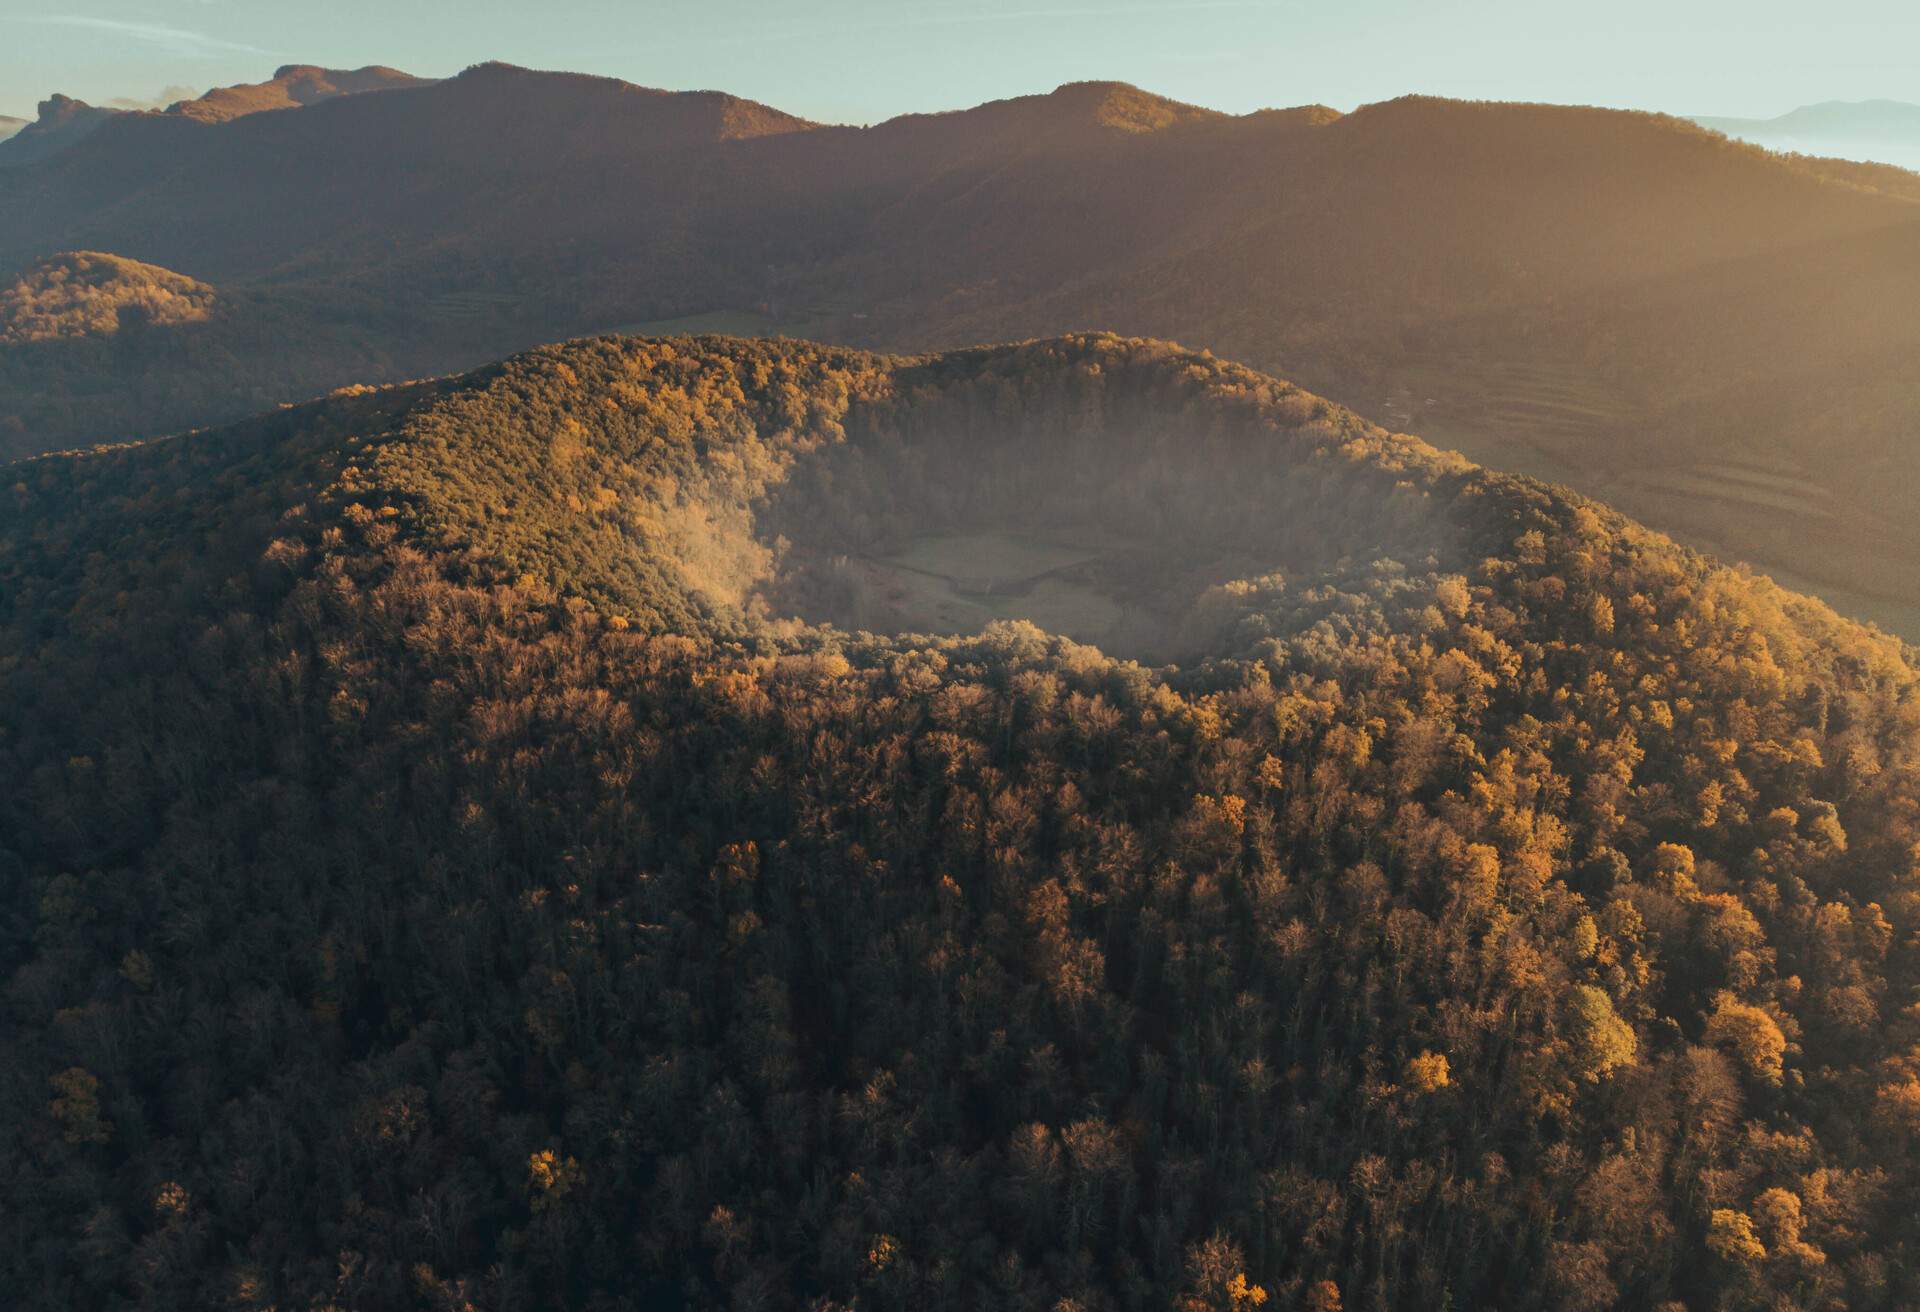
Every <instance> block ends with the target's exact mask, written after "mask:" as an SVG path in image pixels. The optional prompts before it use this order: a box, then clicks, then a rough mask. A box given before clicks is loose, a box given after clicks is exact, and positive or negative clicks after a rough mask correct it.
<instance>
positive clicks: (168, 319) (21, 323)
mask: <svg viewBox="0 0 1920 1312" xmlns="http://www.w3.org/2000/svg"><path fill="white" fill-rule="evenodd" d="M213 303H214V292H213V288H211V287H209V286H207V284H205V283H203V282H200V281H198V280H197V279H194V278H189V277H187V276H186V275H184V274H179V273H174V272H173V271H172V270H170V269H162V268H160V267H158V266H157V265H152V264H142V263H140V262H139V261H138V260H128V259H122V258H121V257H119V256H117V255H107V254H104V253H102V252H100V251H68V252H66V253H64V254H60V255H55V256H50V257H49V258H47V259H44V260H41V261H39V262H38V263H37V264H35V265H34V266H33V267H32V268H30V269H28V270H27V271H26V272H25V273H23V274H21V275H20V276H19V277H18V278H15V279H14V280H13V281H12V282H11V283H9V284H7V285H6V286H5V287H0V342H4V343H8V344H11V345H20V344H23V343H27V342H44V341H53V340H58V339H62V338H82V337H109V336H112V335H113V334H114V333H117V332H119V331H120V330H121V329H123V328H130V327H133V326H135V325H153V326H156V327H164V326H168V325H173V324H183V323H195V322H199V321H201V320H204V319H205V318H207V315H208V312H209V311H210V310H211V309H212V307H213Z"/></svg>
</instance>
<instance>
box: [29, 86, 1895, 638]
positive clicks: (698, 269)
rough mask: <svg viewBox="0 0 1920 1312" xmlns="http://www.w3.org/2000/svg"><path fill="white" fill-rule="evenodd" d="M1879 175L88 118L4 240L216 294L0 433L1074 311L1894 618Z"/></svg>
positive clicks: (1441, 148)
mask: <svg viewBox="0 0 1920 1312" xmlns="http://www.w3.org/2000/svg"><path fill="white" fill-rule="evenodd" d="M1917 200H1920V183H1916V179H1915V178H1914V176H1913V175H1911V174H1905V173H1901V172H1899V171H1897V170H1892V169H1884V168H1881V169H1875V168H1871V167H1867V166H1860V165H1851V164H1845V163H1839V162H1834V161H1821V160H1809V159H1798V158H1786V157H1781V156H1771V155H1767V154H1766V153H1764V152H1762V151H1760V150H1758V149H1756V148H1753V147H1750V146H1745V145H1740V144H1737V143H1734V142H1730V141H1728V140H1726V139H1725V138H1723V137H1720V136H1718V135H1716V134H1713V133H1711V132H1707V131H1705V130H1703V129H1700V128H1698V127H1697V126H1694V125H1692V124H1687V123H1683V122H1681V121H1679V120H1674V119H1665V118H1659V117H1655V116H1650V115H1642V114H1626V113H1618V112H1613V111H1600V110H1584V109H1570V108H1560V107H1552V106H1537V105H1495V104H1466V103H1459V102H1448V101H1440V100H1434V99H1430V98H1420V97H1412V98H1407V99H1403V100H1398V101H1393V102H1389V103H1385V104H1380V105H1373V106H1368V107H1366V108H1363V109H1361V110H1359V111H1357V112H1355V113H1353V114H1349V115H1345V116H1342V115H1338V114H1335V113H1333V112H1332V111H1330V110H1325V109H1319V108H1306V109H1301V110H1292V111H1281V112H1265V113H1259V114H1251V115H1246V116H1242V117H1230V116H1226V115H1221V114H1216V113H1213V112H1211V111H1207V110H1204V109H1199V108H1196V107H1193V106H1186V105H1179V104H1176V103H1174V102H1172V101H1167V100H1164V99H1162V98H1159V97H1155V96H1152V95H1149V94H1147V93H1145V92H1142V91H1140V90H1138V89H1136V88H1132V87H1127V86H1123V85H1121V84H1117V83H1098V82H1096V83H1079V84H1073V85H1069V86H1065V87H1062V88H1060V89H1059V90H1057V91H1055V92H1053V93H1051V94H1049V95H1045V96H1029V97H1022V98H1018V99H1015V100H1010V101H1004V102H998V103H995V104H990V105H984V106H980V107H978V108H976V109H972V110H967V111H964V112H959V113H953V114H938V115H912V116H908V117H905V118H901V119H896V120H893V121H890V122H887V123H883V124H880V125H878V126H875V127H872V128H847V127H827V126H821V125H817V124H811V123H807V122H805V121H803V120H800V119H796V118H793V117H791V116H789V115H785V114H782V113H780V112H779V111H777V110H775V109H772V108H769V107H766V106H762V105H756V104H753V103H751V102H747V101H743V100H739V99H736V98H733V97H729V96H725V95H722V94H719V93H674V94H669V93H664V92H656V91H649V90H646V89H643V88H638V87H633V86H629V85H627V84H624V83H619V82H615V81H612V80H609V79H604V78H587V77H578V76H573V75H564V74H543V73H534V72H529V71H527V70H524V69H515V68H510V67H507V66H504V65H483V66H480V67H477V68H474V69H471V70H469V71H468V72H466V73H464V74H462V75H461V76H459V77H457V78H453V79H450V80H448V81H446V82H442V83H436V84H432V85H421V86H412V87H402V88H400V89H395V90H389V91H383V92H381V93H380V94H376V95H342V96H337V97H334V98H332V99H329V100H327V101H325V102H324V103H319V104H313V105H309V106H306V107H302V108H293V109H286V110H283V111H281V112H275V113H251V114H247V115H245V116H244V117H240V118H236V119H233V120H231V121H229V122H222V123H212V124H209V123H203V122H196V121H191V120H190V119H189V118H187V117H186V116H184V115H180V114H166V115H123V116H121V117H119V118H117V119H115V120H113V121H112V122H111V123H109V124H107V125H106V126H104V127H102V128H101V129H100V130H99V131H98V132H96V133H94V134H92V135H90V136H88V137H87V138H86V139H85V140H84V141H81V142H80V143H79V144H77V145H74V146H72V147H71V148H69V149H66V150H64V151H60V152H57V153H55V154H53V155H52V156H51V157H49V158H47V159H45V160H43V161H42V162H40V163H38V164H35V165H33V166H32V167H29V168H22V169H16V170H11V171H10V172H9V174H8V176H7V179H6V185H4V186H0V269H6V268H11V269H14V270H20V269H24V268H27V267H29V266H30V265H32V264H33V263H34V262H36V261H38V260H40V259H43V258H46V257H48V256H50V255H54V254H58V253H61V252H66V251H71V250H74V249H76V248H83V249H91V250H100V251H107V252H112V253H114V254H117V255H120V256H124V257H127V258H130V259H134V260H138V261H141V262H145V263H149V264H153V265H156V266H159V267H162V268H166V269H170V270H174V271H176V272H178V273H180V274H182V275H184V276H188V277H192V278H194V279H197V280H199V281H202V282H205V283H207V284H209V285H212V286H215V287H217V288H220V289H221V290H222V292H223V294H224V296H225V300H226V304H225V309H224V311H223V312H222V313H220V314H218V315H216V316H214V317H213V318H212V319H211V320H209V321H208V322H206V323H203V324H201V325H200V326H198V327H196V328H194V329H193V330H191V331H179V332H172V333H163V334H148V335H145V336H143V337H142V338H141V339H140V341H139V342H137V343H122V344H121V345H120V347H119V349H118V350H116V351H115V352H111V353H104V352H102V351H100V350H99V348H98V347H97V346H96V345H88V344H78V345H74V346H72V347H70V348H65V349H62V350H58V351H51V352H49V351H39V352H36V353H35V354H34V355H33V356H32V358H31V359H28V358H25V357H22V356H20V355H18V354H17V353H11V352H8V351H6V350H4V349H0V426H4V430H5V431H4V432H3V433H0V442H4V444H5V449H6V450H7V451H8V452H10V453H25V452H28V451H34V450H45V449H52V448H57V447H65V446H73V445H76V444H80V443H83V442H86V441H94V440H115V439H120V438H124V437H127V436H132V435H154V434H157V433H160V432H166V431H171V430H173V429H175V428H178V427H183V426H187V425H191V424H196V423H206V422H213V421H217V420H224V419H232V418H236V417H239V416H240V415H242V414H244V413H246V412H248V411H251V410H254V409H257V408H259V407H260V406H261V405H263V404H268V403H272V402H278V401H297V400H302V399H305V398H307V397H310V396H312V395H315V394H317V393H319V392H321V391H324V390H326V389H328V388H330V387H333V386H337V385H340V384H343V383H347V382H352V381H382V380H391V379H396V378H406V377H412V376H421V375H425V374H433V373H439V372H444V371H447V370H449V369H454V368H465V367H469V366H471V365H473V364H474V363H477V362H479V361H481V360H483V359H486V358H490V357H493V356H497V355H499V354H502V353H504V352H506V351H509V350H516V349H521V348H523V347H525V346H528V345H530V344H532V343H534V342H537V341H542V340H549V339H552V338H555V337H561V336H567V335H571V334H575V333H579V332H583V331H601V330H606V329H611V328H631V327H635V326H642V327H645V328H647V330H649V331H671V330H673V329H675V328H677V327H684V326H692V327H695V328H698V329H700V330H714V329H721V330H725V331H736V332H767V333H771V332H787V333H799V334H804V335H807V336H812V337H819V338H826V339H831V340H840V341H847V342H853V343H858V344H864V345H871V346H879V347H885V348H889V349H926V348H931V347H948V346H957V345H961V344H965V343H969V342H975V341H981V340H991V339H1003V338H1018V337H1024V336H1027V335H1031V334H1047V333H1054V332H1059V331H1063V330H1069V329H1073V330H1078V329H1088V328H1099V329H1114V330H1120V331H1124V332H1131V333H1141V334H1146V335H1153V336H1169V337H1178V338H1180V339H1181V340H1186V341H1191V342H1195V343H1198V344H1202V345H1206V346H1209V347H1212V348H1214V349H1216V350H1219V351H1221V352H1223V353H1226V354H1230V355H1233V356H1235V357H1237V358H1244V359H1248V360H1251V361H1253V362H1255V363H1257V364H1259V365H1262V366H1264V367H1268V368H1273V369H1275V370H1278V371H1281V372H1284V373H1285V374H1287V376H1289V377H1294V378H1298V379H1300V380H1301V381H1302V382H1303V383H1304V384H1305V385H1308V386H1311V387H1313V388H1314V389H1315V390H1317V391H1319V392H1321V393H1323V394H1326V395H1330V396H1333V397H1335V398H1337V399H1339V400H1341V401H1343V402H1345V403H1347V404H1350V405H1352V406H1354V407H1356V408H1357V409H1360V410H1361V411H1363V412H1365V413H1368V414H1371V415H1373V416H1375V417H1376V418H1378V419H1379V420H1381V421H1382V422H1384V423H1387V424H1389V425H1391V426H1393V427H1397V428H1406V429H1410V430H1413V431H1419V432H1426V433H1430V434H1434V435H1437V436H1439V437H1441V438H1443V439H1444V440H1445V442H1446V443H1447V444H1449V445H1458V446H1460V447H1462V448H1463V449H1465V450H1467V451H1468V452H1469V454H1472V455H1474V456H1475V457H1476V458H1479V459H1484V460H1488V461H1490V462H1492V463H1497V464H1501V465H1504V466H1509V467H1514V468H1518V469H1521V470H1523V471H1526V472H1531V473H1535V474H1539V475H1541V476H1545V477H1551V478H1554V479H1557V480H1561V481H1566V482H1569V483H1572V484H1573V485H1575V486H1578V487H1580V488H1581V489H1582V490H1584V491H1587V492H1589V493H1594V494H1600V495H1603V496H1605V497H1606V498H1607V499H1609V500H1611V501H1614V502H1615V503H1617V504H1619V505H1621V506H1622V507H1623V508H1625V509H1627V510H1629V511H1630V512H1633V513H1636V514H1638V515H1640V516H1641V517H1643V518H1645V519H1647V520H1649V521H1650V522H1652V523H1654V524H1656V525H1658V526H1659V527H1661V528H1663V529H1667V530H1669V531H1672V532H1674V533H1676V534H1678V535H1680V536H1681V537H1682V538H1684V539H1686V540H1688V541H1690V542H1693V543H1696V544H1700V545H1704V546H1707V547H1711V548H1714V549H1716V550H1718V551H1719V552H1721V553H1722V554H1725V555H1727V556H1729V557H1731V558H1736V559H1747V560H1751V561H1754V562H1755V563H1757V564H1758V565H1760V566H1761V567H1763V568H1765V569H1767V570H1769V571H1772V572H1775V573H1777V574H1778V575H1779V576H1780V577H1782V578H1783V579H1788V580H1792V581H1794V582H1795V583H1797V584H1804V585H1805V586H1809V587H1814V588H1817V589H1818V590H1819V591H1820V592H1821V593H1822V595H1825V596H1828V597H1829V598H1830V599H1832V600H1834V601H1835V602H1836V603H1837V604H1840V605H1842V606H1843V608H1844V609H1846V610H1848V611H1849V612H1851V613H1854V614H1857V615H1861V616H1866V617H1870V618H1874V619H1877V620H1879V621H1881V622H1883V623H1886V624H1888V625H1890V626H1893V627H1895V628H1898V629H1900V630H1901V631H1903V632H1905V633H1906V634H1908V635H1909V636H1915V635H1920V583H1916V580H1920V527H1916V523H1915V520H1914V517H1913V516H1912V515H1911V514H1910V513H1908V511H1909V508H1910V506H1911V505H1912V503H1913V500H1914V498H1915V496H1917V495H1920V455H1917V454H1916V452H1920V444H1916V443H1915V442H1914V441H1913V440H1912V439H1913V435H1914V433H1915V431H1916V425H1920V399H1917V398H1920V374H1916V372H1915V371H1916V369H1920V366H1917V365H1916V364H1915V361H1916V360H1920V317H1917V316H1915V315H1913V314H1912V313H1911V309H1910V307H1911V306H1912V305H1913V304H1914V303H1915V301H1916V298H1920V209H1916V201H1917ZM47 380H52V381H51V382H49V381H47Z"/></svg>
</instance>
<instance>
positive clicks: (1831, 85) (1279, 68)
mask: <svg viewBox="0 0 1920 1312" xmlns="http://www.w3.org/2000/svg"><path fill="white" fill-rule="evenodd" d="M484 59H504V60H508V61H510V62H513V63H516V64H526V65H530V66H533V67H537V68H564V69H573V70H579V71H583V72H593V73H605V74H610V75H613V76H616V77H622V78H626V79H628V80H629V81H633V82H639V83H642V84H645V85H648V86H660V87H672V88H693V87H718V88H722V89H725V90H728V91H733V92H736V93H738V94H741V95H745V96H750V97H752V98H754V99H757V100H763V101H766V102H768V103H770V104H774V105H777V106H779V107H780V108H782V109H786V110H789V111H792V112H794V113H797V114H803V115H806V116H808V117H811V118H819V119H829V120H835V121H848V122H870V121H874V120H878V119H881V118H885V117H887V116H888V115H891V114H896V113H902V112H905V111H909V110H933V109H951V108H958V107H961V106H966V105H971V104H976V103H978V102H980V101H982V100H989V99H994V98H997V97H1002V96H1010V95H1020V94H1024V93H1027V92H1033V91H1045V90H1049V89H1051V88H1052V87H1053V86H1055V85H1056V84H1058V83H1060V82H1063V81H1070V80H1075V79H1080V78H1094V77H1101V78H1120V79H1123V80H1125V81H1129V82H1135V83H1138V84H1140V85H1141V86H1144V87H1147V88H1148V89H1150V90H1154V91H1158V92H1161V93H1163V94H1166V95H1171V96H1175V97H1178V98H1180V99H1183V100H1192V101H1196V102H1198V103H1201V104H1205V105H1211V106H1214V107H1217V108H1220V109H1226V110H1232V111H1244V110H1249V109H1255V108H1259V107H1261V106H1267V105H1292V104H1301V103H1305V102H1310V101H1321V102H1324V103H1327V104H1331V105H1334V106H1336V107H1338V108H1341V109H1349V108H1352V107H1353V106H1354V105H1356V104H1360V103H1364V102H1367V101H1372V100H1381V99H1385V98H1387V97H1390V96H1395V95H1399V94H1402V93H1404V92H1409V91H1422V92H1431V93H1434V94H1439V95H1447V96H1463V97H1480V98H1488V99H1497V100H1547V101H1558V102H1565V103H1578V104H1598V105H1614V106H1628V107H1636V108H1646V109H1663V110H1669V111H1672V112H1675V113H1698V114H1737V115H1750V116H1768V115H1772V114H1776V113H1780V112H1783V111H1785V110H1787V109H1791V108H1793V107H1794V106H1796V105H1800V104H1805V103H1808V102H1812V101H1819V100H1831V99H1866V98H1872V97H1884V98H1888V99H1898V100H1914V101H1920V3H1916V2H1915V0H1824V2H1823V3H1819V4H1812V3H1807V2H1806V0H1158V2H1155V0H679V2H677V3H663V2H661V0H539V2H538V3H507V2H506V0H460V2H459V3H452V2H451V0H301V2H300V3H293V2H291V0H0V113H10V114H18V115H23V116H31V114H32V112H33V107H34V105H35V103H36V102H37V101H38V100H39V99H40V98H41V97H43V96H45V95H46V94H48V93H49V92H53V91H64V92H66V93H68V94H69V95H76V96H79V97H80V98H82V99H85V100H90V101H94V102H96V103H100V102H104V101H107V100H109V99H111V98H113V97H116V96H119V97H135V98H154V97H160V96H161V95H163V93H166V92H167V91H168V89H171V88H179V87H190V88H192V89H194V90H195V91H196V92H197V91H200V90H204V89H205V88H207V87H209V86H213V85H217V84H224V83H230V82H240V81H256V80H259V79H261V78H264V77H266V76H267V75H268V74H269V73H270V72H271V71H272V69H273V68H274V67H275V66H276V65H278V64H282V63H294V62H300V63H317V64H327V65H331V66H336V67H337V66H357V65H360V64H367V63H385V64H393V65H396V66H398V67H400V68H404V69H406V70H408V71H409V72H414V73H420V74H426V75H442V74H448V73H453V72H456V71H458V70H459V69H460V68H462V67H463V66H465V65H467V64H470V63H475V62H478V61H480V60H484Z"/></svg>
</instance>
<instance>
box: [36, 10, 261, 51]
mask: <svg viewBox="0 0 1920 1312" xmlns="http://www.w3.org/2000/svg"><path fill="white" fill-rule="evenodd" d="M20 21H21V22H25V23H42V24H45V25H47V26H50V27H77V28H82V29H84V30H86V31H89V32H105V33H108V34H110V35H113V36H120V37H125V38H126V39H127V40H129V41H136V42H139V43H140V44H142V45H146V46H151V47H153V48H154V49H156V50H162V51H165V52H166V53H167V54H170V55H181V56H184V57H186V58H189V59H202V58H209V57H211V56H214V55H229V54H243V55H265V54H271V53H272V52H271V51H268V50H262V49H261V48H260V47H259V46H250V45H247V44H246V43H244V42H241V41H229V40H227V39H226V38H225V37H218V36H209V35H208V34H207V33H205V32H190V31H188V30H187V29H186V28H183V27H168V26H166V25H165V24H163V23H132V22H127V21H125V20H124V19H119V18H87V17H83V16H81V15H78V14H36V15H33V16H31V17H27V18H22V19H21V20H20Z"/></svg>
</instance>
